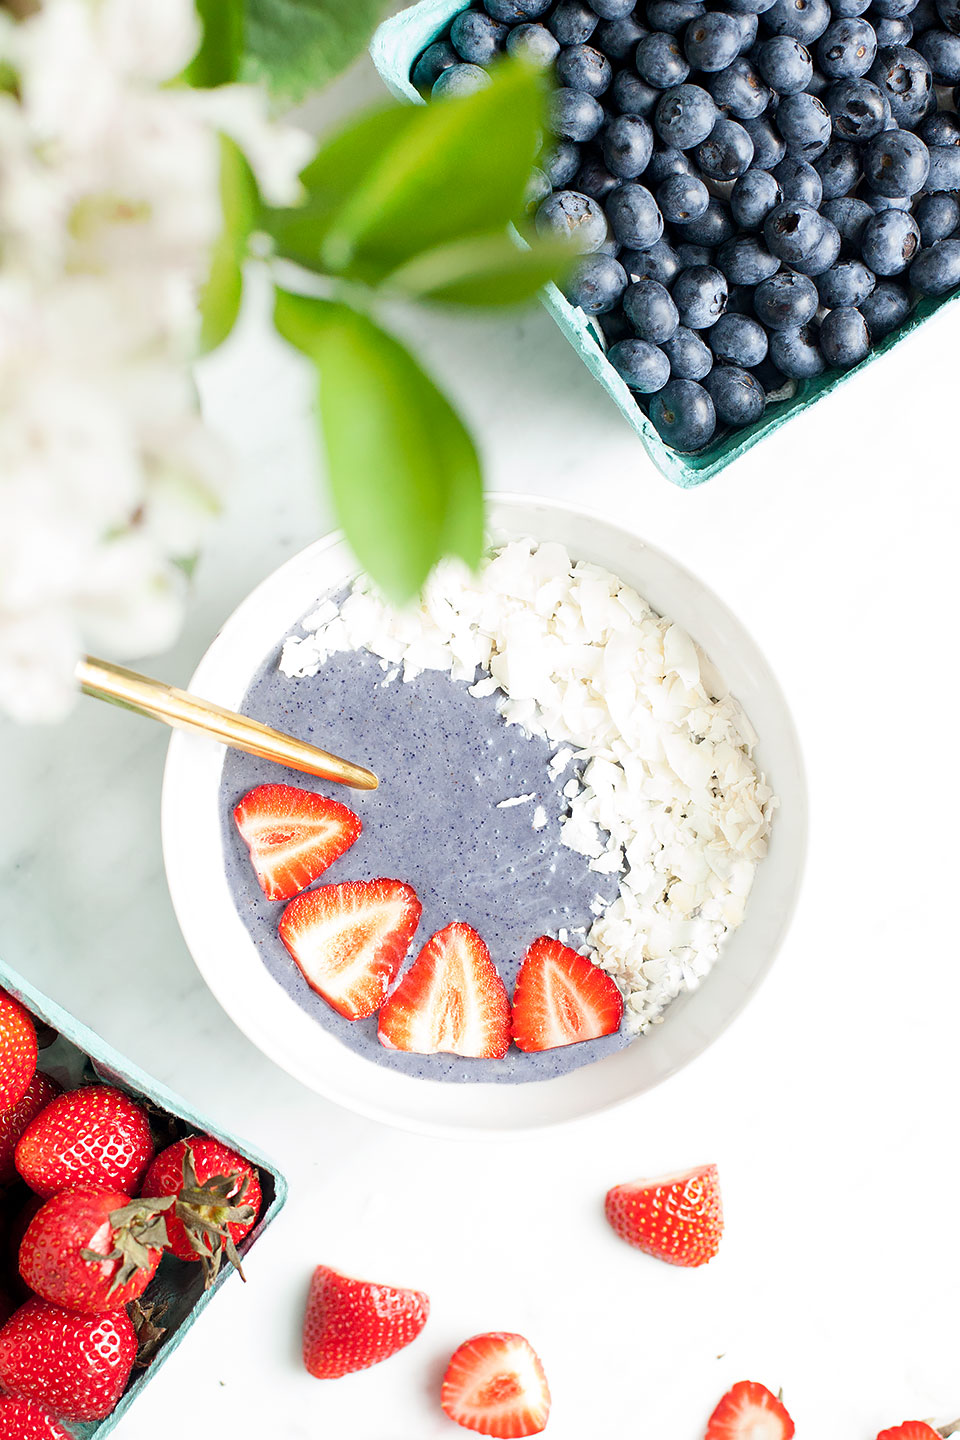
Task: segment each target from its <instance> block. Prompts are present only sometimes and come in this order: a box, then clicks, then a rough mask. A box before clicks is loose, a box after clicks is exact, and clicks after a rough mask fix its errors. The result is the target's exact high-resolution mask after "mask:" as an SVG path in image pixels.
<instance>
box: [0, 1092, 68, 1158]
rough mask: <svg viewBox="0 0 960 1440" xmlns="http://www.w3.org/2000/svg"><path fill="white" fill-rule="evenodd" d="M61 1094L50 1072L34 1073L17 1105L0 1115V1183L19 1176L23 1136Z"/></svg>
mask: <svg viewBox="0 0 960 1440" xmlns="http://www.w3.org/2000/svg"><path fill="white" fill-rule="evenodd" d="M59 1094H60V1086H59V1085H58V1084H57V1082H56V1080H51V1079H50V1076H49V1075H41V1074H40V1073H39V1071H38V1072H37V1074H36V1075H34V1077H33V1079H32V1080H31V1081H30V1084H29V1085H28V1086H27V1089H26V1090H25V1092H24V1093H23V1095H21V1097H20V1099H19V1100H18V1101H17V1103H16V1105H11V1107H10V1109H9V1110H4V1111H3V1113H2V1114H0V1185H9V1183H10V1181H11V1180H15V1179H16V1178H17V1167H16V1164H15V1163H14V1151H15V1150H16V1148H17V1144H18V1143H19V1140H20V1137H21V1135H22V1134H23V1132H24V1130H26V1128H27V1126H28V1125H29V1124H30V1122H31V1120H33V1119H34V1117H35V1116H37V1115H39V1114H40V1111H41V1110H43V1109H44V1108H45V1107H46V1106H47V1105H49V1104H50V1101H51V1100H54V1099H55V1098H56V1097H57V1096H58V1095H59Z"/></svg>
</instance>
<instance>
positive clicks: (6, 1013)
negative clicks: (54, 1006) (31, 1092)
mask: <svg viewBox="0 0 960 1440" xmlns="http://www.w3.org/2000/svg"><path fill="white" fill-rule="evenodd" d="M36 1073H37V1031H36V1027H35V1026H34V1023H33V1019H32V1017H31V1015H30V1012H29V1011H28V1010H25V1009H24V1007H23V1006H22V1005H21V1004H20V1001H19V1000H14V998H13V996H12V995H8V994H7V993H6V991H5V990H0V1110H9V1109H10V1107H11V1106H12V1105H16V1103H17V1101H18V1100H21V1099H22V1098H23V1096H24V1095H25V1094H26V1092H27V1087H28V1086H29V1084H30V1081H31V1080H32V1079H33V1077H34V1075H35V1074H36Z"/></svg>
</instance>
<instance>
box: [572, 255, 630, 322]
mask: <svg viewBox="0 0 960 1440" xmlns="http://www.w3.org/2000/svg"><path fill="white" fill-rule="evenodd" d="M626 288H627V272H626V270H624V268H623V266H622V265H621V264H620V262H619V261H618V260H615V259H614V258H613V256H612V255H584V256H582V257H581V259H579V260H578V261H577V262H576V264H575V265H574V267H573V269H572V270H571V272H570V274H569V275H568V277H567V281H566V284H565V285H564V286H563V293H564V294H565V295H566V297H567V299H568V300H569V301H570V304H571V305H579V307H580V309H581V310H585V311H586V312H587V314H588V315H603V314H605V313H606V311H608V310H612V309H613V307H614V305H616V304H617V302H618V301H619V299H620V297H621V295H622V294H623V292H624V290H626Z"/></svg>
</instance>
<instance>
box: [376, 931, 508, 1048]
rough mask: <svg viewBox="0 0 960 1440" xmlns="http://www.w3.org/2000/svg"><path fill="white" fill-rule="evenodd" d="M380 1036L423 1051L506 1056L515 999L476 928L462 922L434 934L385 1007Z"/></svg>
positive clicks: (391, 1043) (394, 1044) (388, 1043)
mask: <svg viewBox="0 0 960 1440" xmlns="http://www.w3.org/2000/svg"><path fill="white" fill-rule="evenodd" d="M379 1039H380V1044H381V1045H386V1046H387V1047H388V1048H389V1049H391V1050H413V1051H415V1052H416V1054H418V1055H435V1054H436V1053H437V1052H438V1051H444V1052H445V1053H448V1054H453V1055H472V1056H476V1057H477V1058H482V1059H486V1060H501V1059H502V1058H503V1056H504V1055H506V1053H507V1050H508V1049H509V1046H510V1001H509V1000H508V999H507V992H506V990H505V989H504V986H503V981H502V980H501V979H500V976H499V975H498V974H497V971H496V967H495V966H494V963H493V961H492V960H491V959H490V951H489V950H488V949H487V947H486V945H484V943H483V941H482V940H481V939H480V936H479V935H478V934H477V932H476V930H472V929H471V928H470V926H469V925H464V924H462V923H460V922H457V923H456V924H453V925H448V926H447V927H446V929H445V930H438V931H437V933H436V935H432V936H431V937H430V939H429V940H428V941H427V943H426V945H424V947H423V949H422V950H421V951H420V954H419V955H418V956H417V958H416V960H415V961H414V962H413V964H412V965H411V966H410V969H409V970H408V971H407V973H406V975H404V977H403V979H402V980H401V981H400V984H399V985H398V986H397V988H396V990H394V992H393V994H392V995H391V996H390V998H389V999H388V1000H387V1001H386V1003H385V1004H384V1007H383V1009H382V1010H381V1011H380V1029H379Z"/></svg>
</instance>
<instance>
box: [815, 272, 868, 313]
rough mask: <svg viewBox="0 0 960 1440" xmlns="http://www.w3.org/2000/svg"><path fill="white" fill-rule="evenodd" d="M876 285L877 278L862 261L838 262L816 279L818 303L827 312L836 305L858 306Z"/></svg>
mask: <svg viewBox="0 0 960 1440" xmlns="http://www.w3.org/2000/svg"><path fill="white" fill-rule="evenodd" d="M876 283H877V277H876V276H875V275H874V273H873V271H872V270H868V269H867V267H866V265H864V263H863V261H862V260H840V261H838V263H837V264H836V265H831V267H830V269H829V270H825V271H824V273H823V274H822V275H819V276H818V277H817V290H818V292H819V294H820V303H821V304H822V305H825V306H826V307H827V309H828V310H832V309H834V308H835V306H837V305H860V304H861V303H862V302H863V301H864V300H866V298H867V296H868V295H870V294H872V293H873V290H874V287H875V286H876Z"/></svg>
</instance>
